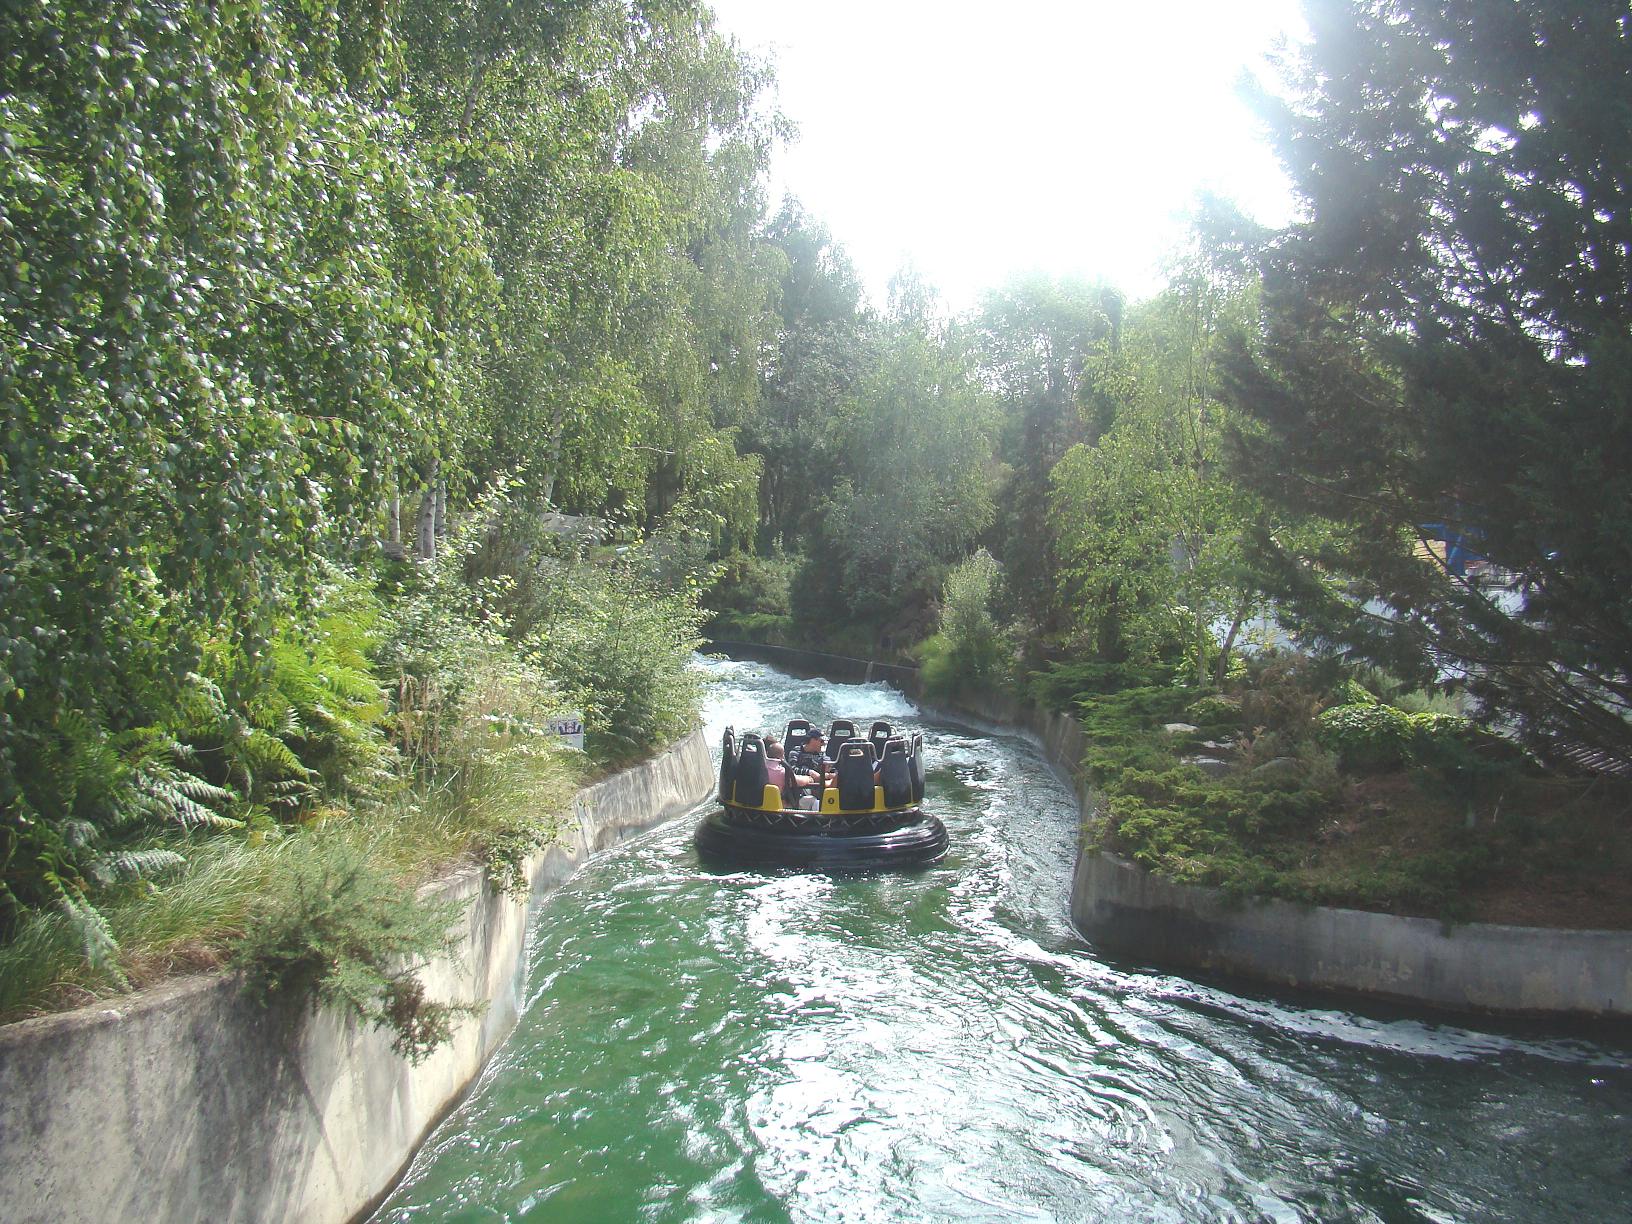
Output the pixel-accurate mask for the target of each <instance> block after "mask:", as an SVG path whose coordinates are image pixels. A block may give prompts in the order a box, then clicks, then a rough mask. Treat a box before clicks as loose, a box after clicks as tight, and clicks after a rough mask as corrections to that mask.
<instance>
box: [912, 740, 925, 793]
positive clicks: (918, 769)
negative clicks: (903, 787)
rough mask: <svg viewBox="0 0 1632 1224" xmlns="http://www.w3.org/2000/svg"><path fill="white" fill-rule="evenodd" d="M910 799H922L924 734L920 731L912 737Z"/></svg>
mask: <svg viewBox="0 0 1632 1224" xmlns="http://www.w3.org/2000/svg"><path fill="white" fill-rule="evenodd" d="M912 801H913V802H914V803H922V802H923V801H924V736H923V733H922V732H919V733H918V734H916V735H914V736H913V737H912Z"/></svg>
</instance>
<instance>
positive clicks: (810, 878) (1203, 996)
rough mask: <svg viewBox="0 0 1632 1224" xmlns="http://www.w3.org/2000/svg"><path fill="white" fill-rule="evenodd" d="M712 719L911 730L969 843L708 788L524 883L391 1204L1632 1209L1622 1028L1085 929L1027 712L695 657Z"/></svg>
mask: <svg viewBox="0 0 1632 1224" xmlns="http://www.w3.org/2000/svg"><path fill="white" fill-rule="evenodd" d="M704 666H705V667H706V668H707V670H708V671H709V672H710V673H711V676H712V678H713V680H714V682H715V683H714V685H713V688H712V690H711V699H710V702H709V708H708V717H709V721H710V734H711V738H712V740H713V741H714V742H715V743H716V744H717V742H718V739H719V734H720V732H721V731H722V730H723V728H724V726H725V725H726V724H727V723H731V724H733V725H735V726H736V727H737V728H738V730H739V731H740V730H743V729H745V728H756V727H757V728H765V729H771V728H776V729H780V727H781V725H782V723H783V722H784V721H785V720H786V719H787V718H788V717H790V716H793V715H805V716H808V717H810V718H812V719H813V720H817V721H826V720H828V719H831V718H832V717H834V716H836V715H841V714H843V715H851V716H862V717H873V716H883V717H888V718H891V719H894V720H898V721H903V722H906V723H909V724H910V725H912V726H915V727H921V728H922V729H923V730H924V732H925V738H926V741H927V744H928V747H929V762H930V772H929V777H928V795H929V799H928V803H927V805H928V806H930V807H931V809H932V810H934V811H935V812H937V814H939V815H940V816H941V817H942V819H943V820H944V821H945V822H946V825H947V827H948V829H949V830H950V832H951V836H952V851H951V854H950V856H949V857H948V859H947V860H946V862H945V863H944V864H943V865H942V866H940V867H937V868H933V869H930V870H928V871H925V872H922V873H919V874H911V875H879V876H866V877H858V878H833V877H827V876H816V875H796V874H787V875H773V874H762V873H746V872H745V873H721V872H711V871H708V870H706V869H704V868H703V867H702V866H700V865H699V863H698V861H697V857H696V854H695V852H694V850H693V848H692V845H691V835H692V828H693V825H694V823H695V818H691V819H685V820H678V821H673V822H670V823H668V824H666V825H664V826H662V827H660V828H658V829H656V830H654V831H652V832H650V833H648V834H647V835H645V836H643V837H640V838H638V839H636V840H634V841H631V842H629V843H626V844H624V845H622V846H620V847H617V848H616V849H614V850H611V851H608V852H607V853H605V854H603V855H601V856H599V857H597V858H596V859H595V860H593V861H592V862H591V863H590V864H589V865H588V866H587V867H586V868H585V869H584V870H582V871H581V872H580V873H579V874H578V875H577V876H576V877H575V878H574V879H573V880H572V881H571V882H570V883H569V884H568V885H567V886H565V887H564V888H563V889H562V890H561V891H559V892H558V893H556V894H555V895H553V896H552V897H551V898H549V899H548V900H547V901H546V902H545V904H544V905H543V907H542V908H541V910H540V912H539V913H538V915H537V917H536V920H535V923H534V928H533V931H532V937H531V946H530V951H529V963H530V976H529V983H528V998H527V1003H526V1009H525V1012H524V1014H523V1016H522V1018H521V1021H520V1024H519V1026H518V1028H517V1030H516V1032H515V1034H514V1036H513V1037H512V1038H511V1039H510V1041H509V1042H508V1043H507V1045H506V1046H505V1047H504V1048H503V1049H502V1050H501V1051H500V1052H499V1054H498V1055H497V1056H496V1057H495V1058H494V1060H493V1062H492V1063H491V1064H490V1066H489V1067H488V1069H487V1070H486V1072H485V1073H484V1074H483V1076H482V1077H481V1079H480V1081H479V1082H478V1083H477V1085H476V1086H475V1088H474V1089H473V1091H472V1092H471V1094H470V1096H469V1097H468V1098H467V1099H466V1101H465V1102H464V1103H463V1104H462V1105H461V1106H460V1107H459V1108H458V1109H456V1110H455V1111H454V1112H453V1113H452V1114H451V1115H450V1116H449V1117H448V1118H447V1119H446V1120H445V1121H444V1122H443V1123H442V1125H441V1126H440V1127H439V1128H438V1129H437V1130H436V1131H435V1132H434V1134H433V1135H432V1136H431V1138H430V1140H429V1141H428V1142H427V1143H426V1145H425V1147H424V1148H423V1149H422V1151H421V1152H420V1154H419V1156H418V1157H417V1158H416V1160H415V1161H414V1163H413V1165H412V1166H411V1168H410V1170H409V1172H408V1174H407V1175H406V1177H405V1178H404V1181H403V1183H402V1184H401V1185H400V1186H399V1187H398V1188H397V1190H396V1191H395V1192H394V1193H393V1195H392V1196H391V1197H390V1199H389V1200H388V1201H387V1202H386V1203H385V1205H384V1206H383V1207H382V1208H381V1209H380V1211H379V1213H378V1215H377V1216H376V1219H378V1220H382V1221H422V1220H436V1221H477V1220H484V1221H485V1220H511V1219H533V1220H560V1221H571V1222H573V1224H586V1222H593V1221H608V1222H612V1221H636V1220H645V1221H679V1220H708V1221H716V1220H742V1221H756V1222H758V1221H783V1220H786V1221H886V1220H915V1221H916V1220H936V1221H940V1220H948V1221H950V1220H980V1221H987V1220H992V1221H996V1220H1002V1221H1008V1220H1049V1221H1053V1220H1099V1219H1104V1220H1140V1221H1145V1220H1151V1221H1168V1220H1171V1221H1180V1220H1185V1221H1188V1220H1208V1221H1211V1220H1272V1221H1293V1220H1319V1221H1332V1220H1357V1221H1359V1220H1366V1221H1406V1220H1431V1221H1447V1220H1468V1221H1486V1220H1515V1221H1518V1220H1523V1221H1533V1220H1570V1221H1575V1222H1582V1221H1594V1220H1605V1221H1609V1220H1614V1221H1624V1220H1627V1219H1632V1040H1623V1039H1621V1038H1620V1037H1618V1036H1616V1035H1614V1034H1606V1033H1604V1032H1594V1033H1593V1034H1591V1035H1590V1036H1589V1035H1573V1036H1572V1035H1568V1034H1564V1033H1561V1032H1559V1031H1558V1030H1557V1029H1556V1028H1555V1029H1553V1030H1535V1031H1525V1030H1522V1029H1515V1028H1511V1027H1509V1028H1505V1029H1504V1028H1501V1027H1499V1026H1486V1025H1480V1026H1469V1025H1463V1024H1456V1023H1449V1022H1445V1021H1443V1020H1434V1019H1420V1018H1415V1019H1414V1018H1407V1017H1403V1016H1399V1015H1395V1014H1390V1013H1387V1012H1385V1011H1381V1010H1375V1009H1374V1010H1370V1011H1366V1012H1360V1011H1355V1010H1348V1009H1345V1008H1342V1007H1338V1006H1334V1005H1332V1004H1330V1003H1329V1002H1321V1001H1315V1002H1304V1001H1296V1000H1290V1001H1289V1000H1287V999H1286V998H1284V997H1277V996H1272V995H1256V994H1251V993H1238V992H1232V991H1230V990H1227V989H1224V988H1222V987H1218V986H1209V985H1204V984H1198V983H1195V982H1192V981H1188V980H1186V979H1183V978H1179V977H1173V976H1168V975H1164V974H1161V973H1159V972H1155V971H1152V970H1150V969H1148V968H1142V967H1139V966H1134V965H1126V964H1116V963H1112V962H1108V961H1106V960H1103V959H1101V958H1100V957H1098V956H1096V955H1095V953H1094V951H1093V949H1092V948H1090V947H1089V946H1088V945H1086V944H1085V943H1084V942H1083V940H1082V939H1081V938H1080V936H1078V935H1077V934H1076V933H1075V932H1074V931H1073V929H1072V928H1071V925H1070V923H1069V921H1068V919H1067V916H1066V915H1067V905H1066V899H1067V888H1068V885H1069V879H1070V872H1071V864H1072V859H1073V855H1074V853H1075V845H1076V825H1077V814H1076V808H1075V804H1074V802H1073V800H1072V797H1071V793H1070V790H1069V788H1068V787H1067V786H1066V785H1064V783H1063V782H1062V781H1061V780H1060V779H1059V778H1057V777H1056V776H1055V775H1054V774H1053V773H1052V772H1051V771H1050V769H1049V768H1048V767H1047V766H1046V765H1045V764H1044V763H1043V762H1042V761H1041V760H1040V758H1039V757H1038V755H1037V753H1036V751H1035V750H1034V749H1033V748H1032V747H1031V746H1030V745H1029V744H1027V743H1026V742H1025V741H1024V740H1022V739H1019V738H1014V737H1005V736H986V735H981V734H977V733H975V732H973V731H970V730H968V729H965V728H960V727H958V726H954V725H950V724H946V723H942V722H938V721H936V720H933V719H929V718H926V717H924V716H922V715H920V713H919V712H918V711H917V710H916V709H915V708H914V707H913V706H912V705H911V704H910V703H909V702H908V701H906V699H904V698H903V697H901V696H900V695H899V694H897V693H895V692H894V691H893V690H890V689H888V688H885V687H883V686H880V685H867V686H858V685H841V684H832V683H828V682H825V681H802V680H794V679H791V678H789V677H787V676H783V675H780V674H778V673H776V672H774V671H772V670H770V669H768V668H765V667H763V666H760V665H758V664H748V663H726V662H711V663H707V664H705V665H704Z"/></svg>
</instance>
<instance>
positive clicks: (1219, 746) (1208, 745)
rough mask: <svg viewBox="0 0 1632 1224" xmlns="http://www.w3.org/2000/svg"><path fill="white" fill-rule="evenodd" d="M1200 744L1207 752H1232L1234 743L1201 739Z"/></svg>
mask: <svg viewBox="0 0 1632 1224" xmlns="http://www.w3.org/2000/svg"><path fill="white" fill-rule="evenodd" d="M1201 746H1202V747H1203V748H1205V749H1207V751H1208V752H1212V753H1220V752H1234V751H1235V745H1234V744H1225V743H1221V742H1220V741H1218V740H1202V741H1201Z"/></svg>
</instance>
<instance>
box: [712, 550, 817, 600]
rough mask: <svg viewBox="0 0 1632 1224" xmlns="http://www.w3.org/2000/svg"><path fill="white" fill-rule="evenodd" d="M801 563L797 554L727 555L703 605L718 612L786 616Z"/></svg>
mask: <svg viewBox="0 0 1632 1224" xmlns="http://www.w3.org/2000/svg"><path fill="white" fill-rule="evenodd" d="M800 564H801V558H800V557H799V556H797V555H790V556H785V557H759V556H755V555H754V554H753V553H733V554H732V555H731V556H729V557H727V558H726V559H725V562H724V565H723V568H722V569H721V572H720V577H719V579H718V581H716V582H715V584H714V586H713V588H712V589H711V590H710V591H709V592H708V594H707V595H705V596H704V597H703V606H704V607H706V608H708V609H709V610H710V611H712V612H716V613H721V612H736V613H742V614H747V615H756V614H757V615H762V616H787V615H788V613H789V611H790V609H791V606H792V605H791V604H790V603H789V597H788V592H789V589H790V586H791V584H792V582H793V576H794V575H795V574H796V573H797V572H798V571H799V566H800Z"/></svg>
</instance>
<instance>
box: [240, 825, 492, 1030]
mask: <svg viewBox="0 0 1632 1224" xmlns="http://www.w3.org/2000/svg"><path fill="white" fill-rule="evenodd" d="M463 910H464V903H463V902H457V901H443V902H430V901H423V900H421V899H419V898H418V897H417V896H416V895H415V893H414V890H413V889H411V888H404V887H403V883H402V881H401V880H400V879H397V878H395V877H393V876H392V875H390V874H389V873H387V872H385V871H382V870H381V869H380V868H379V867H378V866H376V865H375V864H374V863H373V862H371V861H370V859H369V857H368V856H367V854H365V853H364V852H363V850H362V849H361V848H359V847H358V846H356V845H354V844H352V843H350V842H348V841H347V840H344V839H339V838H332V839H330V838H320V837H317V836H314V837H312V838H310V839H306V840H305V841H304V842H303V843H301V844H298V846H296V847H293V848H291V851H290V852H289V853H288V864H287V870H286V871H285V872H284V873H283V874H282V875H281V876H280V877H278V878H277V880H276V881H275V882H274V884H273V886H272V888H271V889H270V890H269V892H268V893H267V895H266V896H265V897H264V898H263V899H262V902H261V904H260V905H259V906H258V908H257V912H256V913H255V915H254V916H253V917H252V918H251V920H250V923H249V929H248V930H247V931H246V932H245V934H244V937H243V939H242V940H241V941H240V943H239V944H238V947H237V950H236V953H235V956H234V962H235V964H236V965H237V966H238V967H239V968H240V969H241V970H242V971H243V973H244V977H245V983H246V986H247V988H248V990H249V993H250V994H251V995H252V996H253V997H255V998H257V999H259V1000H261V1001H262V1002H267V1001H270V1000H271V999H272V998H274V997H278V996H282V997H286V998H294V999H301V1000H306V999H310V1000H313V1001H314V1002H317V1003H324V1004H328V1005H331V1006H335V1007H338V1008H340V1009H341V1010H342V1011H344V1012H347V1013H349V1014H351V1015H353V1016H356V1017H357V1018H358V1019H360V1020H364V1021H367V1022H369V1023H372V1024H373V1025H374V1026H375V1027H376V1028H388V1029H390V1030H391V1031H392V1032H394V1033H395V1034H396V1036H395V1038H394V1040H393V1043H392V1044H393V1048H394V1049H396V1051H397V1052H398V1053H399V1054H402V1055H403V1056H405V1057H407V1058H409V1059H411V1060H413V1061H415V1062H418V1061H420V1060H421V1059H423V1058H424V1057H425V1056H426V1055H427V1054H429V1053H430V1052H431V1051H432V1050H434V1049H435V1048H436V1047H437V1046H438V1045H440V1044H441V1043H442V1042H444V1041H446V1040H447V1039H448V1038H449V1037H450V1036H451V1035H452V1031H453V1024H454V1022H455V1021H456V1020H457V1019H458V1018H459V1017H460V1016H463V1015H473V1014H477V1013H478V1012H479V1010H480V1009H479V1008H477V1007H474V1006H472V1005H468V1004H456V1003H438V1002H433V1001H432V1000H430V999H429V998H427V997H426V995H425V990H424V986H423V984H422V983H420V981H419V980H418V979H417V977H416V976H415V972H416V968H417V966H418V965H419V964H420V963H421V962H422V961H423V960H424V959H425V958H427V957H430V956H434V955H437V954H443V955H447V954H451V953H452V951H453V949H454V946H455V942H456V941H455V939H454V938H453V937H452V936H451V935H450V934H449V930H450V928H451V927H452V926H453V924H454V923H455V922H456V921H457V920H458V918H459V916H460V914H461V913H462V912H463Z"/></svg>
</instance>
